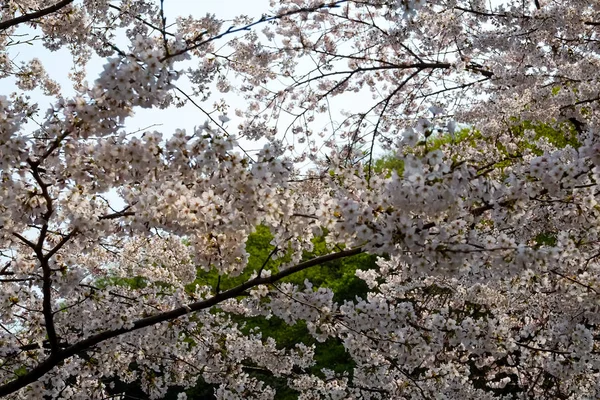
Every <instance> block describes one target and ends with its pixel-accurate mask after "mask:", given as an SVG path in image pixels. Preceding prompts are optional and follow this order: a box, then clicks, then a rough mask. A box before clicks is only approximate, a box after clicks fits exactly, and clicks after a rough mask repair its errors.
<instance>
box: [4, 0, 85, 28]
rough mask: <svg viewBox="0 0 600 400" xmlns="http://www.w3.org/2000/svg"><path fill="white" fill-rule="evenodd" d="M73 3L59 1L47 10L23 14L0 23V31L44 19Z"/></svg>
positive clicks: (67, 0) (65, 0) (70, 0)
mask: <svg viewBox="0 0 600 400" xmlns="http://www.w3.org/2000/svg"><path fill="white" fill-rule="evenodd" d="M73 1H74V0H63V1H59V2H58V3H56V4H54V5H52V6H50V7H47V8H43V9H41V10H39V11H36V12H33V13H29V14H24V15H21V16H18V17H17V18H13V19H9V20H8V21H3V22H0V30H2V31H4V30H6V29H8V28H11V27H13V26H17V25H19V24H22V23H23V22H30V21H33V20H34V19H38V18H41V17H45V16H46V15H48V14H52V13H53V12H56V11H58V10H60V9H61V8H63V7H66V6H68V5H69V4H71V3H72V2H73Z"/></svg>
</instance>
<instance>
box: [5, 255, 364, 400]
mask: <svg viewBox="0 0 600 400" xmlns="http://www.w3.org/2000/svg"><path fill="white" fill-rule="evenodd" d="M362 252H363V250H362V249H361V248H360V247H358V248H354V249H349V250H343V251H340V252H337V253H332V254H327V255H325V256H321V257H317V258H313V259H312V260H308V261H306V262H303V263H300V264H296V265H295V266H293V267H290V268H288V269H285V270H283V271H281V272H279V273H277V274H274V275H271V276H268V277H256V278H254V279H252V280H249V281H247V282H245V283H242V284H241V285H238V286H236V287H234V288H231V289H229V290H226V291H224V292H221V293H219V294H216V295H214V296H213V297H210V298H208V299H205V300H201V301H197V302H195V303H191V304H187V305H185V306H183V307H179V308H175V309H173V310H171V311H166V312H162V313H158V314H155V315H152V316H150V317H146V318H142V319H139V320H137V321H135V322H134V323H133V326H132V327H130V328H121V329H115V330H108V331H104V332H100V333H97V334H95V335H92V336H90V337H88V338H87V339H84V340H82V341H80V342H78V343H75V344H73V345H72V346H69V347H67V348H65V349H61V350H60V351H58V352H56V353H53V354H51V355H50V356H49V357H48V358H47V359H46V360H45V361H43V362H42V363H41V364H39V365H38V366H36V367H35V368H33V369H31V370H29V371H28V372H27V373H26V374H24V375H22V376H20V377H18V378H17V379H15V380H13V381H11V382H8V383H6V384H4V385H1V386H0V397H3V396H7V395H9V394H11V393H14V392H16V391H17V390H20V389H22V388H24V387H25V386H27V385H29V384H31V383H33V382H35V381H37V380H38V379H40V378H41V377H42V376H44V375H45V374H46V373H48V372H50V371H51V370H52V369H53V368H54V367H56V366H57V365H59V364H60V363H61V362H62V361H64V360H66V359H67V358H70V357H73V356H74V355H77V354H78V353H81V352H83V351H86V350H89V349H90V348H92V347H93V346H96V345H97V344H99V343H102V342H104V341H106V340H109V339H112V338H115V337H118V336H121V335H124V334H126V333H129V332H134V331H137V330H139V329H142V328H146V327H149V326H152V325H156V324H160V323H161V322H166V321H171V320H174V319H177V318H179V317H182V316H184V315H186V314H190V313H192V312H194V311H200V310H205V309H208V308H210V307H213V306H215V305H217V304H219V303H222V302H223V301H225V300H229V299H233V298H236V297H238V296H240V295H242V294H244V293H245V292H246V291H247V290H249V289H251V288H253V287H254V286H257V285H265V284H273V283H275V282H277V281H279V280H281V279H283V278H285V277H288V276H290V275H293V274H294V273H296V272H299V271H302V270H305V269H307V268H310V267H314V266H316V265H320V264H323V263H325V262H328V261H334V260H339V259H342V258H345V257H350V256H354V255H357V254H360V253H362Z"/></svg>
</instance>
